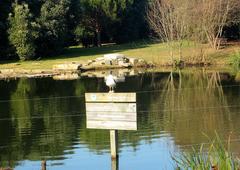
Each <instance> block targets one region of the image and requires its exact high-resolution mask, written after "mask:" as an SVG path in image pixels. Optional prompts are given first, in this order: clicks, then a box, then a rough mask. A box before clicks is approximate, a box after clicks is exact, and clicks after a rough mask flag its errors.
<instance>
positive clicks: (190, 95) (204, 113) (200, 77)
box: [154, 70, 234, 145]
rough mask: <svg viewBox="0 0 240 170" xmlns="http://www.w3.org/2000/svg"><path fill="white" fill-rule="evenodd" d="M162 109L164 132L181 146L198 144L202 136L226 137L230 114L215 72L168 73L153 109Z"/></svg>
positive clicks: (228, 130)
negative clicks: (218, 134)
mask: <svg viewBox="0 0 240 170" xmlns="http://www.w3.org/2000/svg"><path fill="white" fill-rule="evenodd" d="M158 104H160V105H161V106H162V111H161V112H162V114H163V115H164V118H163V123H164V122H169V123H164V125H165V126H164V130H165V131H168V132H170V133H171V134H172V135H173V136H174V137H175V141H176V143H178V144H180V145H184V144H191V143H201V142H202V141H204V140H205V139H206V137H205V136H203V135H202V133H203V132H204V133H206V134H207V135H209V136H214V133H215V131H220V132H222V134H229V132H230V131H232V130H234V129H232V122H231V121H229V119H231V116H232V114H231V113H230V110H229V108H228V102H227V100H226V97H225V95H224V93H223V89H222V86H221V79H220V74H219V73H218V72H208V73H207V72H205V71H204V70H203V71H196V72H194V74H192V73H187V74H186V73H181V72H179V73H178V75H177V77H174V74H173V73H172V72H171V73H170V75H169V78H168V79H167V81H166V86H165V88H164V89H163V92H162V94H161V95H160V96H159V99H158V101H157V102H155V104H154V105H155V106H156V105H158Z"/></svg>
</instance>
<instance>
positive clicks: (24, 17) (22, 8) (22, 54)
mask: <svg viewBox="0 0 240 170" xmlns="http://www.w3.org/2000/svg"><path fill="white" fill-rule="evenodd" d="M9 23H10V28H9V30H8V33H9V40H10V43H11V44H12V45H13V46H14V47H15V48H16V53H17V55H18V56H19V58H20V59H21V60H29V59H32V58H34V56H35V54H36V53H35V49H36V47H35V45H34V41H35V39H36V38H37V37H38V32H37V31H36V23H34V22H32V15H31V14H30V11H29V8H28V5H27V4H23V5H18V4H15V6H14V14H11V15H10V16H9Z"/></svg>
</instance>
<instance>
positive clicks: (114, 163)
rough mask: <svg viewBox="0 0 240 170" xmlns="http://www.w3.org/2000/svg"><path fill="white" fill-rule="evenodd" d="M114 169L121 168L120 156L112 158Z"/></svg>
mask: <svg viewBox="0 0 240 170" xmlns="http://www.w3.org/2000/svg"><path fill="white" fill-rule="evenodd" d="M111 162H112V164H111V165H112V166H111V167H112V169H111V170H118V169H119V166H118V165H119V164H118V162H119V158H118V156H117V158H116V159H112V161H111Z"/></svg>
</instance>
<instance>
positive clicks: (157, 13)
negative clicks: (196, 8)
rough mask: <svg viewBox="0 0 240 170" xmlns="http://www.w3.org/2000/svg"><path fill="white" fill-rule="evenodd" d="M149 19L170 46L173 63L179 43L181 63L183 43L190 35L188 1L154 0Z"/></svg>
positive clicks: (154, 28)
mask: <svg viewBox="0 0 240 170" xmlns="http://www.w3.org/2000/svg"><path fill="white" fill-rule="evenodd" d="M147 18H148V22H149V24H150V27H151V28H152V29H153V31H154V32H155V33H156V34H157V36H158V37H159V38H160V39H161V40H162V41H163V42H166V43H167V44H168V47H169V49H170V56H171V60H172V63H174V60H175V59H174V56H173V48H174V45H175V42H174V41H177V42H178V44H179V61H180V60H181V48H182V41H183V40H184V39H186V38H187V36H188V33H189V32H188V30H189V25H188V24H189V22H188V0H153V1H152V2H151V3H150V4H149V8H148V13H147Z"/></svg>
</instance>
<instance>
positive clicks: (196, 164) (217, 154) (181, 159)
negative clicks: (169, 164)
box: [173, 134, 240, 170]
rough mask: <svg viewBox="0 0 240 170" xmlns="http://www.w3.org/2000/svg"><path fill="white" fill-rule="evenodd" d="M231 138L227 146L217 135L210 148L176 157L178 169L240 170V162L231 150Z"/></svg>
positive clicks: (194, 150) (193, 150) (202, 146)
mask: <svg viewBox="0 0 240 170" xmlns="http://www.w3.org/2000/svg"><path fill="white" fill-rule="evenodd" d="M230 143H231V140H230V138H229V139H228V141H227V144H226V143H224V142H223V141H222V140H221V138H220V137H219V136H218V135H217V134H216V137H215V139H214V140H213V141H212V142H211V143H210V144H209V146H208V147H205V146H204V145H201V147H200V149H199V150H197V149H195V148H193V149H192V151H191V152H184V153H183V154H182V155H181V156H178V157H177V156H174V157H173V159H174V160H175V162H176V164H177V169H184V170H190V169H191V170H240V160H239V158H237V157H236V156H234V155H233V153H232V152H231V150H230Z"/></svg>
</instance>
